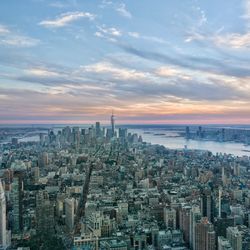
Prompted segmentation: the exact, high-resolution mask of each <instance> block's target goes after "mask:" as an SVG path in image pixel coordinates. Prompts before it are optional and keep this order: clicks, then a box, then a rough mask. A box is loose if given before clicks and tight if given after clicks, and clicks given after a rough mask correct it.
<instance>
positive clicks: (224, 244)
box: [218, 236, 233, 250]
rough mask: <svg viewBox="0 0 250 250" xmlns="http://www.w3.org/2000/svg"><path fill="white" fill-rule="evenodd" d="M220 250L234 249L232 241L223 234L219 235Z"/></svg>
mask: <svg viewBox="0 0 250 250" xmlns="http://www.w3.org/2000/svg"><path fill="white" fill-rule="evenodd" d="M218 250H233V248H232V247H231V244H230V242H229V241H228V240H227V239H225V238H224V237H223V236H219V237H218Z"/></svg>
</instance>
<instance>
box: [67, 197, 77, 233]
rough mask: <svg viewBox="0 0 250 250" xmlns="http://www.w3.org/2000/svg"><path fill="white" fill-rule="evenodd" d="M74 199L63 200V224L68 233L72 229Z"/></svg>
mask: <svg viewBox="0 0 250 250" xmlns="http://www.w3.org/2000/svg"><path fill="white" fill-rule="evenodd" d="M74 219H75V199H74V198H71V199H69V198H67V199H65V223H66V226H67V227H68V230H69V231H72V230H73V229H74Z"/></svg>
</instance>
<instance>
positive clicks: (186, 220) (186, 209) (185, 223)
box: [179, 206, 191, 243]
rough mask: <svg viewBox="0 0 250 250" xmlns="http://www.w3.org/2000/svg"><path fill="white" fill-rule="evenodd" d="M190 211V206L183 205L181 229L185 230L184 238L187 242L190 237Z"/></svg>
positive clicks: (180, 219)
mask: <svg viewBox="0 0 250 250" xmlns="http://www.w3.org/2000/svg"><path fill="white" fill-rule="evenodd" d="M190 212H191V207H190V206H182V207H181V209H180V212H179V225H180V229H181V230H182V231H183V238H184V240H185V242H187V243H189V239H190Z"/></svg>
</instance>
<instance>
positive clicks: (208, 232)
mask: <svg viewBox="0 0 250 250" xmlns="http://www.w3.org/2000/svg"><path fill="white" fill-rule="evenodd" d="M215 243H216V240H215V231H214V227H213V224H211V223H210V222H209V220H208V218H206V217H203V218H202V219H201V220H200V221H199V222H197V223H196V226H195V250H201V249H202V250H215V248H216V246H215Z"/></svg>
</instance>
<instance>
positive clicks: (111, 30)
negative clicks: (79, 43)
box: [94, 25, 122, 42]
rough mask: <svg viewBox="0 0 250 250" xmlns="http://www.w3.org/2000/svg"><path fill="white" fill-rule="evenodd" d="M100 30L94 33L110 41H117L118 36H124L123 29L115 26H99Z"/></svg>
mask: <svg viewBox="0 0 250 250" xmlns="http://www.w3.org/2000/svg"><path fill="white" fill-rule="evenodd" d="M97 29H98V31H96V32H95V33H94V35H95V36H97V37H100V38H104V39H106V40H108V41H110V42H117V38H118V37H121V36H122V31H121V30H120V29H117V28H115V27H107V26H106V25H102V26H97Z"/></svg>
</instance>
